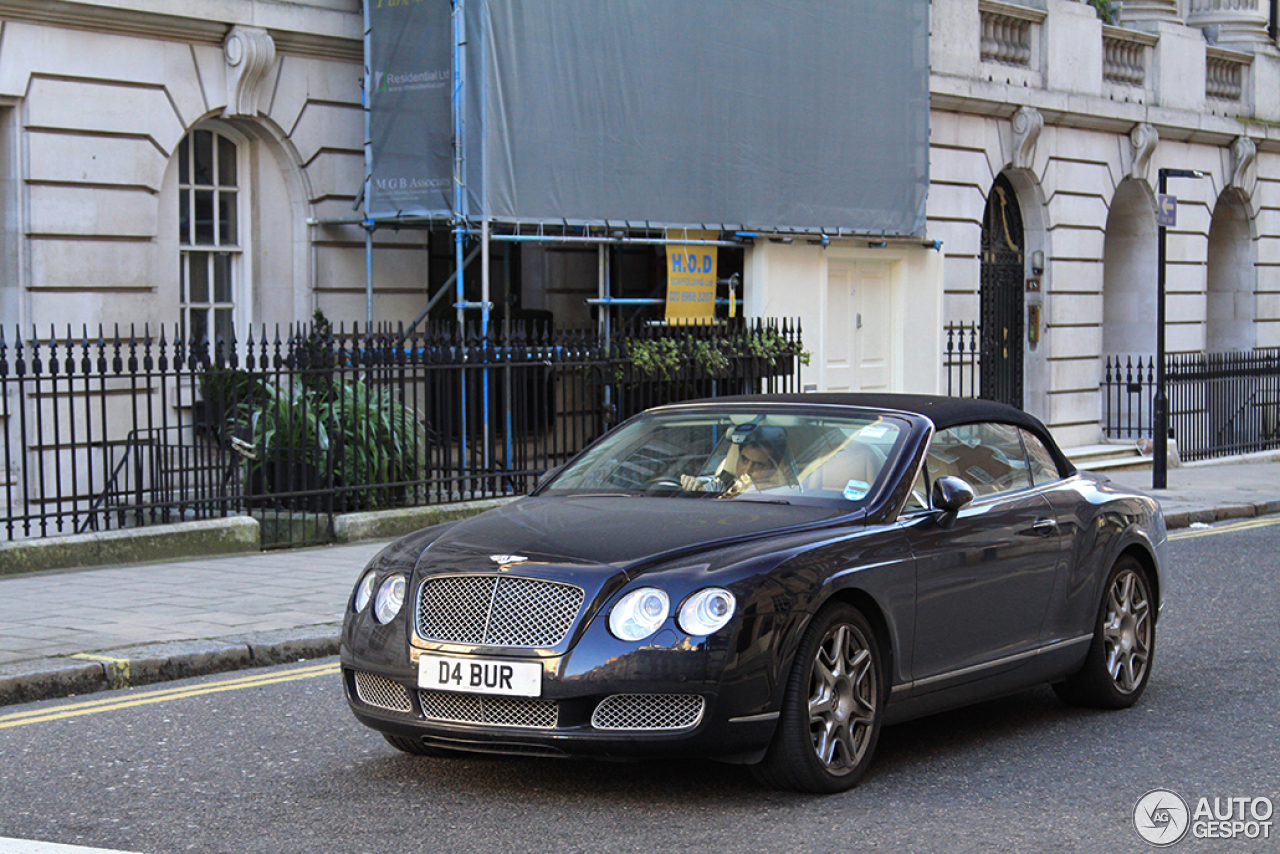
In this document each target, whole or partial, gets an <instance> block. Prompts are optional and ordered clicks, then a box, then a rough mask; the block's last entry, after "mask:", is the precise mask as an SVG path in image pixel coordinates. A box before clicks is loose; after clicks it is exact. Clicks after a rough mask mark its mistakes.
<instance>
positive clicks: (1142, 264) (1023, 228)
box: [929, 0, 1280, 446]
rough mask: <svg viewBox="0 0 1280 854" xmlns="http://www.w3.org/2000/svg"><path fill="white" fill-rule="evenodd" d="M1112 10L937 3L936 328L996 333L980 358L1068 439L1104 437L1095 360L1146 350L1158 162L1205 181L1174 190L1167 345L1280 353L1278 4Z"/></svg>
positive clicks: (1178, 181) (1171, 0) (1254, 1)
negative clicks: (939, 299)
mask: <svg viewBox="0 0 1280 854" xmlns="http://www.w3.org/2000/svg"><path fill="white" fill-rule="evenodd" d="M1123 6H1124V9H1123V13H1122V17H1121V23H1122V26H1113V25H1110V24H1107V23H1104V22H1103V21H1102V20H1100V19H1099V16H1098V15H1097V14H1096V13H1095V10H1094V8H1092V7H1091V6H1090V5H1088V4H1085V3H1079V2H1069V0H1047V2H1046V0H1022V2H998V0H978V2H974V0H934V4H933V29H932V46H931V53H932V77H931V107H932V113H931V118H930V120H931V155H930V182H931V185H930V191H929V237H931V238H934V239H937V240H940V241H942V243H943V250H942V251H943V254H944V256H945V260H944V262H943V263H944V266H945V273H944V280H945V285H944V287H945V297H944V316H945V318H946V320H947V321H948V322H952V323H954V322H969V323H973V322H976V323H979V324H980V325H982V326H983V328H984V330H985V331H986V332H987V333H992V332H996V331H997V330H996V329H994V328H991V327H992V325H993V324H998V325H1000V326H1003V327H1004V328H1006V329H1008V330H1010V334H1008V335H1004V334H1001V335H999V336H998V340H997V341H995V342H994V345H997V346H992V345H993V342H990V341H989V342H988V348H986V349H984V353H983V355H984V358H991V359H993V360H995V361H999V360H1000V359H1001V358H1004V359H1005V360H1006V361H1007V362H1009V363H1016V364H1014V365H1013V367H1011V368H1010V370H1011V371H1013V370H1017V371H1020V373H1021V377H1022V381H1021V384H1020V389H1019V390H1020V392H1021V403H1022V404H1023V405H1024V406H1025V407H1026V408H1027V409H1028V410H1029V411H1031V412H1034V413H1036V414H1037V415H1040V416H1041V417H1042V418H1044V419H1045V421H1046V422H1048V423H1049V424H1050V425H1051V426H1052V427H1053V429H1054V432H1055V433H1056V434H1057V436H1058V438H1059V440H1060V441H1061V442H1062V443H1063V444H1065V445H1068V446H1072V445H1086V444H1091V443H1094V442H1096V441H1098V439H1099V438H1100V430H1099V412H1100V399H1099V392H1098V388H1099V382H1100V381H1101V379H1102V373H1103V365H1104V363H1105V359H1106V358H1107V357H1108V356H1117V355H1126V356H1127V355H1129V354H1136V355H1141V356H1144V357H1148V358H1149V357H1151V356H1152V355H1154V353H1155V346H1156V340H1155V338H1156V331H1155V317H1156V281H1157V224H1156V192H1157V190H1158V174H1159V172H1158V170H1160V169H1171V170H1196V171H1199V172H1201V173H1203V177H1202V178H1200V179H1194V178H1171V179H1169V181H1168V192H1169V194H1170V195H1174V196H1176V197H1177V199H1178V206H1177V224H1176V225H1174V226H1172V227H1170V228H1169V229H1168V238H1167V246H1168V254H1167V260H1168V266H1167V293H1168V297H1167V318H1168V323H1167V327H1166V330H1167V333H1166V334H1167V346H1168V350H1169V351H1170V352H1201V351H1220V350H1231V349H1251V348H1255V347H1274V346H1277V345H1280V53H1278V52H1277V50H1276V42H1275V31H1274V21H1273V20H1272V16H1273V15H1274V4H1271V3H1269V2H1268V0H1232V2H1222V0H1129V2H1125V3H1124V4H1123ZM1019 232H1020V236H1019V234H1018V233H1019ZM1010 244H1013V245H1012V251H1010ZM1002 250H1003V251H1002ZM1002 312H1003V315H1002ZM1002 316H1004V317H1008V316H1012V317H1013V318H1014V320H1015V321H1016V320H1017V319H1019V318H1020V319H1021V321H1022V323H1021V328H1020V329H1019V328H1018V324H1017V323H1016V322H1012V323H1009V322H1005V321H1001V320H1000V318H1001V317H1002ZM1006 348H1007V349H1008V350H1009V351H1011V352H1009V353H1008V354H1006V353H1005V352H1004V350H1005V349H1006ZM1018 349H1021V353H1018V352H1017V351H1018ZM997 350H998V351H999V352H997Z"/></svg>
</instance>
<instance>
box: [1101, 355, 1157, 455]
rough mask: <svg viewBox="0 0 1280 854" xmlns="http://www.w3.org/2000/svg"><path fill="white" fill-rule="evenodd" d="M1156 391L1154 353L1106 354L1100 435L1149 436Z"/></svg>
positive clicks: (1143, 437) (1134, 437) (1110, 436)
mask: <svg viewBox="0 0 1280 854" xmlns="http://www.w3.org/2000/svg"><path fill="white" fill-rule="evenodd" d="M1155 393H1156V363H1155V357H1153V356H1146V357H1143V356H1108V357H1107V358H1106V360H1105V362H1104V365H1103V371H1102V432H1103V435H1104V436H1106V437H1107V438H1108V439H1133V440H1137V439H1150V438H1151V434H1152V425H1153V422H1152V417H1153V409H1152V406H1153V402H1154V400H1155Z"/></svg>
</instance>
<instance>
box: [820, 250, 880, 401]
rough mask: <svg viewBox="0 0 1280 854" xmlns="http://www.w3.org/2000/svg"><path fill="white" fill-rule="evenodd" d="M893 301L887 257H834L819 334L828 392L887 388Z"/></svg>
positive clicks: (828, 276)
mask: <svg viewBox="0 0 1280 854" xmlns="http://www.w3.org/2000/svg"><path fill="white" fill-rule="evenodd" d="M892 315H893V300H892V293H891V291H890V279H889V264H888V262H885V261H834V262H832V263H831V265H830V267H829V269H828V273H827V312H826V318H825V324H826V327H825V330H824V332H825V335H824V338H823V358H824V365H823V368H824V370H823V374H824V376H823V380H824V386H825V390H826V391H888V390H889V388H890V385H891V383H892V381H893V363H892V358H891V353H892V345H893V316H892Z"/></svg>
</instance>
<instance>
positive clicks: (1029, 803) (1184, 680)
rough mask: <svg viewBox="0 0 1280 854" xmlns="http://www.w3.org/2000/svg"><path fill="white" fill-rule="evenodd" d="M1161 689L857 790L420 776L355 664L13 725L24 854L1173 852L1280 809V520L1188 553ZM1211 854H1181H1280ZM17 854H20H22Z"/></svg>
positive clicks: (906, 732)
mask: <svg viewBox="0 0 1280 854" xmlns="http://www.w3.org/2000/svg"><path fill="white" fill-rule="evenodd" d="M1178 536H1179V537H1180V538H1179V539H1177V541H1176V542H1175V544H1174V547H1173V566H1172V567H1171V569H1172V581H1173V583H1174V587H1173V590H1172V599H1171V601H1170V602H1169V604H1168V607H1167V608H1166V612H1165V615H1164V619H1163V620H1162V622H1161V624H1160V629H1159V633H1158V639H1157V644H1158V645H1157V658H1156V663H1155V670H1154V671H1153V672H1154V676H1153V680H1152V683H1151V685H1150V687H1149V689H1148V691H1147V694H1146V696H1145V697H1144V698H1143V700H1142V701H1141V702H1140V703H1139V704H1138V706H1137V707H1135V708H1134V709H1132V710H1128V711H1123V712H1111V713H1102V712H1088V711H1080V710H1076V709H1070V708H1067V707H1065V706H1063V705H1062V704H1061V703H1059V702H1058V700H1057V699H1056V697H1055V696H1054V695H1053V693H1052V692H1051V691H1050V690H1048V689H1047V688H1042V689H1037V690H1033V691H1029V692H1026V693H1023V694H1019V695H1016V696H1013V697H1009V698H1005V699H1002V700H998V701H993V702H989V703H985V704H982V705H980V706H976V707H972V708H969V709H965V710H961V711H957V712H952V713H948V714H943V715H938V716H935V717H931V718H927V719H924V720H920V721H916V722H913V723H909V724H904V725H901V726H897V727H892V728H889V729H887V730H885V731H884V733H883V735H882V738H881V742H880V749H879V751H878V753H877V756H876V759H875V762H874V764H873V766H872V768H871V771H870V772H869V774H868V775H867V777H866V778H865V780H864V782H863V783H862V785H861V786H859V787H858V788H857V789H855V790H854V791H852V792H849V793H846V794H843V795H837V796H832V797H825V798H821V797H807V796H799V795H791V794H780V793H776V792H772V791H768V790H765V789H762V788H760V787H759V786H757V785H756V784H755V783H754V782H753V780H752V779H751V777H750V775H749V774H748V773H747V772H746V771H745V769H741V768H736V767H732V766H723V765H718V764H715V763H710V762H694V761H675V760H673V761H669V762H661V763H646V764H611V763H596V762H569V761H554V760H524V759H504V758H475V759H471V758H462V759H453V760H436V759H425V758H416V757H408V756H403V755H401V754H399V753H397V752H396V751H394V750H393V749H391V748H390V747H389V746H387V745H386V744H385V743H384V742H383V741H382V739H381V738H380V737H379V736H378V735H376V734H375V733H372V732H369V731H366V730H364V729H363V728H362V727H360V726H359V725H358V724H357V723H356V722H355V720H354V719H353V718H352V717H351V715H350V713H349V712H348V711H347V709H346V706H345V703H344V701H343V699H342V697H341V690H340V688H339V685H338V681H337V676H336V667H337V666H336V662H335V661H334V660H332V659H330V660H326V661H321V662H308V663H304V664H300V665H293V666H289V667H282V668H274V669H271V670H264V671H254V672H253V673H251V674H248V675H246V674H243V673H242V674H232V675H223V676H219V677H210V678H207V679H200V680H190V681H187V682H182V683H171V684H169V685H165V686H163V687H160V688H155V687H152V688H144V689H136V690H132V691H124V692H113V693H111V694H95V695H92V696H88V697H84V698H73V699H71V700H61V701H51V702H47V703H40V704H33V705H29V706H13V707H7V708H5V709H3V710H2V712H3V713H2V714H0V837H17V838H22V839H39V840H47V841H52V842H59V843H65V844H74V845H85V846H95V847H100V848H113V849H122V850H128V851H138V852H147V854H160V852H246V854H252V852H294V851H307V852H309V854H325V852H383V851H397V852H405V851H447V852H458V854H466V852H476V854H481V852H483V854H493V853H494V852H529V851H538V852H542V851H546V852H561V851H563V852H576V851H591V852H632V851H660V852H732V851H752V852H761V851H787V852H792V851H795V852H828V851H839V850H849V851H854V850H857V851H893V852H915V851H919V852H945V851H973V852H979V851H981V852H986V851H988V850H991V849H996V850H1007V851H1050V850H1052V851H1058V852H1075V851H1084V852H1094V851H1096V852H1106V854H1116V852H1126V851H1134V852H1138V851H1147V850H1152V849H1150V848H1149V846H1148V845H1147V844H1146V843H1145V842H1143V841H1142V840H1141V839H1140V838H1139V836H1138V835H1137V833H1136V831H1135V829H1134V827H1133V823H1132V812H1133V809H1134V806H1135V804H1136V802H1137V801H1138V799H1139V798H1140V797H1141V796H1142V795H1143V794H1144V793H1146V792H1148V791H1150V790H1152V789H1156V788H1168V789H1172V790H1173V791H1175V792H1177V793H1179V794H1180V795H1182V796H1183V798H1185V799H1186V800H1187V801H1188V803H1189V805H1190V806H1191V808H1192V809H1193V810H1194V809H1195V807H1196V805H1197V802H1198V799H1199V798H1202V797H1205V798H1209V799H1210V803H1212V802H1213V799H1214V798H1231V797H1247V798H1256V797H1265V798H1269V799H1270V800H1271V802H1272V803H1273V804H1275V805H1277V806H1280V703H1278V702H1277V700H1278V699H1280V667H1277V657H1278V653H1280V604H1278V603H1277V598H1278V597H1277V594H1276V576H1277V572H1278V570H1277V561H1276V551H1277V544H1280V520H1277V519H1265V520H1264V519H1259V520H1251V521H1249V522H1246V523H1242V524H1239V525H1236V526H1226V527H1225V529H1223V528H1219V529H1214V530H1213V531H1211V532H1210V531H1204V530H1192V531H1186V532H1181V533H1180V534H1179V535H1178ZM1271 821H1272V825H1273V826H1272V830H1273V833H1272V837H1271V838H1270V839H1256V840H1247V839H1213V840H1210V839H1196V838H1193V837H1192V836H1191V835H1188V837H1187V838H1186V839H1184V840H1183V841H1182V842H1180V843H1178V844H1177V845H1176V846H1175V847H1174V849H1173V850H1175V851H1183V850H1186V851H1213V852H1219V851H1226V852H1237V851H1238V852H1242V854H1243V852H1255V851H1280V813H1278V814H1277V815H1275V816H1273V817H1272V819H1271ZM5 850H6V849H5V848H4V845H3V842H2V841H0V851H5Z"/></svg>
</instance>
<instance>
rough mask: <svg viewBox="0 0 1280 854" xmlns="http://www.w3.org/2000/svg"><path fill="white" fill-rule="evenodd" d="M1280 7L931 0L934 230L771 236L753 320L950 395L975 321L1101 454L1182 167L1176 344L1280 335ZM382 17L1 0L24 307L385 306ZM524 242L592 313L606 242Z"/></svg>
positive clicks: (1026, 382)
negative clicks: (366, 33) (961, 332)
mask: <svg viewBox="0 0 1280 854" xmlns="http://www.w3.org/2000/svg"><path fill="white" fill-rule="evenodd" d="M1273 16H1274V4H1273V3H1272V2H1270V0H1231V2H1224V0H1128V2H1126V3H1124V11H1123V17H1122V19H1121V21H1120V22H1119V23H1120V25H1119V26H1117V25H1113V24H1108V23H1105V22H1104V21H1102V20H1101V19H1100V18H1099V16H1098V14H1097V13H1096V11H1095V9H1094V8H1093V6H1092V5H1090V4H1087V3H1084V2H1078V0H933V3H932V22H931V47H930V52H931V67H932V74H931V83H930V89H931V115H930V124H931V147H930V158H929V159H930V188H929V198H928V211H927V213H928V224H927V233H926V234H923V235H919V236H917V237H913V238H911V239H898V240H874V239H871V240H869V239H849V238H843V239H831V240H828V239H825V238H823V237H822V236H820V235H813V236H812V239H806V236H804V235H785V236H783V235H778V236H776V237H774V238H772V239H771V238H770V237H769V236H767V235H765V236H762V237H760V238H759V239H757V240H756V241H755V242H754V243H753V244H752V245H750V246H748V247H746V248H745V249H744V250H743V258H742V261H741V264H742V272H743V284H744V294H745V307H746V310H747V312H748V314H754V315H759V316H774V317H797V316H798V317H799V318H800V319H801V321H802V323H803V328H804V331H805V340H806V346H807V348H808V349H809V350H810V351H811V352H812V353H813V354H814V358H813V360H812V363H811V365H810V366H809V367H808V368H807V369H806V371H805V374H804V377H803V382H804V384H805V386H806V387H809V388H812V389H815V390H838V389H881V390H905V391H916V392H934V391H940V390H944V389H945V378H944V371H943V369H942V350H943V344H944V332H943V330H944V327H945V326H946V325H947V324H960V323H964V324H975V323H976V324H978V325H979V326H981V327H982V329H983V330H984V334H985V335H986V336H987V341H986V344H985V345H984V360H985V366H984V368H983V382H984V385H986V386H987V387H988V388H987V389H986V391H987V392H988V393H991V392H992V391H993V390H995V389H997V388H998V389H999V390H1000V394H1001V395H1002V396H1007V397H1008V398H1009V399H1012V400H1013V401H1014V402H1017V403H1020V404H1021V405H1023V406H1024V407H1025V408H1026V409H1028V410H1029V411H1031V412H1033V413H1035V414H1037V415H1039V416H1041V417H1042V418H1044V419H1045V420H1046V421H1047V422H1048V423H1049V424H1050V426H1051V427H1052V428H1053V429H1054V431H1055V433H1056V434H1057V436H1058V438H1059V440H1060V441H1061V442H1062V443H1063V444H1065V445H1087V444H1091V443H1094V442H1096V441H1098V439H1099V437H1100V432H1101V431H1100V426H1099V417H1100V395H1099V382H1100V380H1101V376H1102V366H1103V361H1104V359H1105V358H1106V357H1108V356H1109V355H1118V354H1138V355H1143V356H1150V355H1152V354H1153V353H1154V339H1155V327H1154V316H1155V280H1156V199H1155V192H1156V188H1157V175H1158V170H1160V169H1162V168H1163V169H1186V170H1198V171H1200V172H1202V173H1204V177H1203V178H1202V179H1199V180H1192V179H1177V180H1174V181H1171V183H1170V192H1171V193H1172V194H1174V195H1176V196H1177V197H1178V201H1179V205H1178V220H1177V225H1176V226H1174V227H1173V228H1171V229H1170V231H1169V240H1168V247H1169V254H1168V261H1169V267H1168V270H1169V274H1168V275H1169V279H1168V282H1169V284H1168V292H1169V298H1168V318H1169V323H1168V344H1169V349H1170V350H1171V351H1174V352H1179V351H1182V352H1194V351H1202V350H1206V349H1209V350H1217V349H1239V348H1253V347H1268V346H1278V345H1280V52H1278V51H1277V48H1276V41H1275V34H1274V21H1273ZM362 27H363V16H362V14H361V6H360V3H359V0H270V2H268V0H218V2H213V0H171V2H166V3H163V4H160V3H155V2H148V0H124V2H120V0H67V2H62V3H58V4H49V3H47V2H43V0H0V163H2V164H3V165H4V168H3V169H2V170H0V235H2V238H0V239H2V240H3V247H4V251H3V253H0V323H3V324H4V325H6V326H7V325H11V324H13V323H22V324H26V325H30V324H39V325H41V326H42V327H45V326H46V325H52V326H56V327H57V328H58V334H59V335H61V334H63V330H64V329H65V328H67V327H70V328H71V329H72V330H73V332H77V333H78V331H79V330H80V328H81V327H82V325H88V326H89V327H90V328H96V326H97V324H98V323H105V324H107V325H108V327H110V326H112V325H114V324H117V323H120V324H134V325H135V326H137V327H139V328H140V327H141V325H142V324H144V323H149V324H152V325H153V326H157V325H159V324H174V323H177V322H180V323H181V324H182V328H183V329H185V330H187V334H190V333H198V332H200V331H202V330H212V331H214V332H224V333H225V331H227V330H228V329H232V330H235V331H236V332H237V334H239V335H241V336H242V335H243V334H244V333H245V332H247V331H248V330H249V329H250V328H254V327H256V326H257V325H258V324H264V323H265V324H275V323H287V322H290V321H296V320H304V319H306V318H308V317H310V316H311V314H312V312H313V311H314V310H316V309H317V308H318V309H321V310H323V311H324V312H325V313H326V314H328V315H329V316H330V317H331V318H334V319H342V320H353V319H363V318H364V316H365V297H366V293H365V284H366V267H365V261H366V246H365V233H364V230H363V229H362V228H361V227H360V226H359V225H358V224H357V223H358V220H359V215H360V212H359V209H358V194H359V189H360V186H361V183H362V181H363V176H364V171H365V167H364V152H363V148H362V144H363V134H364V130H363V114H362V110H361V85H362V78H363V74H364V70H363V67H362ZM848 85H857V83H856V81H849V82H848ZM868 120H874V117H868ZM430 244H431V241H430V239H429V237H428V236H427V234H426V232H421V231H419V232H413V231H408V230H406V231H402V232H395V231H393V230H390V229H380V230H379V231H377V232H375V233H374V258H375V263H374V264H373V277H372V278H373V290H374V301H373V315H374V319H375V320H390V319H408V318H412V317H413V316H415V315H416V314H417V312H418V311H419V309H420V308H421V307H422V306H423V305H424V304H425V302H426V299H427V296H428V284H429V282H430V281H431V280H432V279H433V278H434V279H437V280H438V279H443V277H444V275H447V272H448V271H447V270H446V269H445V268H448V267H451V265H452V263H453V257H452V252H451V251H450V250H448V249H447V248H446V250H445V251H443V252H437V253H436V254H435V255H433V253H432V252H431V251H430V249H431V246H430ZM562 254H563V255H564V257H563V258H561V257H560V256H561V255H562ZM524 256H525V257H524V262H523V264H519V263H517V264H516V265H514V268H516V269H519V270H520V271H521V272H520V274H519V275H521V276H522V277H523V279H524V282H523V284H524V289H523V290H524V297H525V300H526V305H527V306H528V307H532V308H538V307H544V306H543V305H542V304H543V303H545V307H547V308H551V307H552V303H553V301H554V300H560V301H561V302H563V303H565V304H566V305H567V304H568V303H572V304H573V306H574V307H575V308H574V311H577V312H579V314H580V315H581V316H580V317H578V318H577V319H579V320H581V319H589V316H590V315H589V313H588V310H587V309H586V308H585V307H584V303H583V300H582V299H581V297H583V296H589V295H592V294H593V293H594V292H595V291H596V288H597V283H596V282H595V281H594V278H595V277H596V275H597V273H598V271H600V270H601V269H603V265H602V264H599V263H597V261H596V257H595V254H594V252H589V253H586V254H584V253H581V252H579V253H578V254H577V255H573V256H572V257H570V256H569V254H568V253H558V252H557V251H553V250H552V249H548V248H544V247H533V248H527V249H525V250H524ZM553 256H554V257H553ZM579 256H581V257H579ZM433 265H434V266H433ZM442 271H443V272H442ZM428 273H429V274H430V275H428ZM436 273H440V275H438V276H437V275H435V274H436ZM508 287H510V283H508ZM539 301H541V302H539ZM566 311H567V309H566ZM40 334H41V335H46V334H47V332H45V331H41V332H40Z"/></svg>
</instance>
